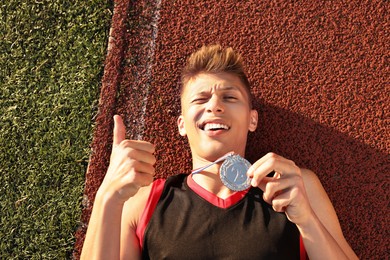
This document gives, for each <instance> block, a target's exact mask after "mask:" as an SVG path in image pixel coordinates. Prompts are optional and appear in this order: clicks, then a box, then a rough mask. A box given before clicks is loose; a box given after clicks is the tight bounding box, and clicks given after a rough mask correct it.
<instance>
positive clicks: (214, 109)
mask: <svg viewBox="0 0 390 260" xmlns="http://www.w3.org/2000/svg"><path fill="white" fill-rule="evenodd" d="M224 110H225V109H224V105H223V102H222V101H221V100H220V99H219V98H218V97H217V96H213V97H211V98H210V99H209V101H208V102H207V107H206V111H207V112H209V113H223V112H224Z"/></svg>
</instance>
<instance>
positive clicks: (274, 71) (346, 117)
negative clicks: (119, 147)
mask: <svg viewBox="0 0 390 260" xmlns="http://www.w3.org/2000/svg"><path fill="white" fill-rule="evenodd" d="M222 2H223V3H222ZM388 12H389V2H388V1H378V0H377V1H367V2H362V1H356V0H351V1H337V2H335V1H301V2H299V1H284V0H274V1H272V0H265V1H255V0H252V1H232V0H231V1H218V0H208V1H189V0H187V1H184V0H183V1H174V0H170V1H167V0H166V1H162V0H161V1H158V0H153V1H146V0H144V1H129V0H117V1H115V8H114V15H113V18H112V29H111V33H110V39H109V50H108V53H107V58H106V67H105V73H104V76H103V79H102V89H101V96H100V104H99V113H98V116H97V119H96V128H95V134H94V140H93V143H92V154H91V160H90V164H89V168H88V171H87V174H86V188H85V198H86V199H85V205H84V206H85V208H84V210H83V217H82V223H84V225H83V226H82V227H81V228H80V229H79V230H78V231H77V234H76V237H77V242H76V245H75V252H74V256H75V257H76V258H78V256H79V253H80V250H81V247H82V243H83V240H84V235H85V231H86V225H85V223H88V219H89V216H90V212H91V209H92V204H93V200H94V196H95V192H96V190H97V188H98V187H99V185H100V182H101V181H102V178H103V177H104V174H105V171H106V169H107V166H108V160H109V155H110V149H111V136H112V134H111V132H112V124H113V121H112V116H113V115H114V114H115V113H119V114H121V115H123V116H124V117H125V122H126V125H127V129H128V136H129V137H130V138H140V139H144V140H147V141H150V142H152V143H154V144H156V145H157V153H156V156H157V159H158V162H157V165H156V169H157V177H167V176H169V175H172V174H176V173H179V172H189V171H190V169H191V164H190V152H189V148H188V144H187V142H186V140H185V139H183V138H182V137H180V136H179V134H178V132H177V127H176V118H177V116H178V115H179V114H180V103H179V97H178V93H179V85H180V82H179V75H180V68H181V67H182V66H183V64H184V61H185V59H186V58H187V56H188V55H189V54H190V53H191V52H192V51H194V50H195V49H197V48H199V47H201V46H202V45H204V44H212V43H220V44H222V45H223V46H232V47H233V48H234V49H236V50H238V51H239V52H240V53H241V54H242V55H243V57H244V60H245V63H246V69H247V72H248V75H249V79H250V81H251V83H252V86H253V92H254V94H255V97H256V98H255V102H256V104H255V107H256V108H257V109H258V110H259V116H260V126H259V129H258V130H257V131H256V133H254V134H251V135H250V137H249V145H248V152H247V153H248V158H249V159H250V160H251V161H252V162H253V161H254V160H256V159H258V158H259V157H261V156H262V155H264V154H265V153H267V152H269V151H273V152H276V153H279V154H281V155H283V156H285V157H287V158H290V159H292V160H294V161H295V162H296V163H297V164H298V165H300V166H302V167H307V168H310V169H312V170H313V171H315V172H316V173H317V174H318V176H319V178H320V179H321V181H322V183H323V185H324V187H325V189H326V190H327V192H328V194H329V196H330V198H331V200H332V202H333V204H334V206H335V208H336V211H337V213H338V215H339V218H340V222H341V226H342V228H343V231H344V234H345V236H346V238H347V240H348V241H349V242H350V244H351V246H352V248H353V249H354V250H355V251H356V253H357V254H358V255H359V256H360V257H361V258H362V259H386V258H387V257H388V251H389V244H390V243H389V228H388V227H389V226H390V225H389V224H390V223H389V217H388V216H389V207H388V203H389V197H390V196H389V195H390V194H389V178H388V174H389V165H390V164H389V151H390V131H389V115H390V109H389V106H390V105H389V104H390V102H389V93H390V87H389V49H390V48H389V47H390V46H389V45H390V44H389V43H390V39H389V13H388Z"/></svg>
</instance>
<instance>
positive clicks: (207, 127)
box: [200, 123, 230, 131]
mask: <svg viewBox="0 0 390 260" xmlns="http://www.w3.org/2000/svg"><path fill="white" fill-rule="evenodd" d="M200 129H202V130H203V131H218V130H229V129H230V127H229V126H227V125H225V124H221V123H205V124H202V125H201V126H200Z"/></svg>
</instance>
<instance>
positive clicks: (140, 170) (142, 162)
mask: <svg viewBox="0 0 390 260" xmlns="http://www.w3.org/2000/svg"><path fill="white" fill-rule="evenodd" d="M154 152H155V147H154V145H153V144H151V143H149V142H145V141H139V140H128V139H126V129H125V125H124V123H123V120H122V118H121V117H120V116H118V115H115V116H114V130H113V146H112V152H111V157H110V165H109V167H108V170H107V174H106V176H105V177H104V180H103V183H102V185H101V187H100V188H99V192H103V193H105V194H106V195H107V196H109V198H113V199H115V200H116V201H118V202H120V203H124V202H125V201H126V200H128V199H129V198H130V197H132V196H134V195H135V194H136V193H137V192H138V190H139V189H140V188H141V187H143V186H147V185H149V184H150V183H151V182H152V181H153V176H154V173H155V169H154V164H155V163H156V158H155V156H154Z"/></svg>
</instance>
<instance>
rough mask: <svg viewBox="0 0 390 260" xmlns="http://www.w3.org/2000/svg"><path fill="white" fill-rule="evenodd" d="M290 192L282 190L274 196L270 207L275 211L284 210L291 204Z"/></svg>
mask: <svg viewBox="0 0 390 260" xmlns="http://www.w3.org/2000/svg"><path fill="white" fill-rule="evenodd" d="M291 201H292V199H291V192H284V193H281V194H280V195H278V196H277V197H275V198H274V199H273V200H272V202H271V205H272V208H273V209H274V210H275V211H276V212H285V211H286V210H287V207H288V206H289V205H290V204H291Z"/></svg>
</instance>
